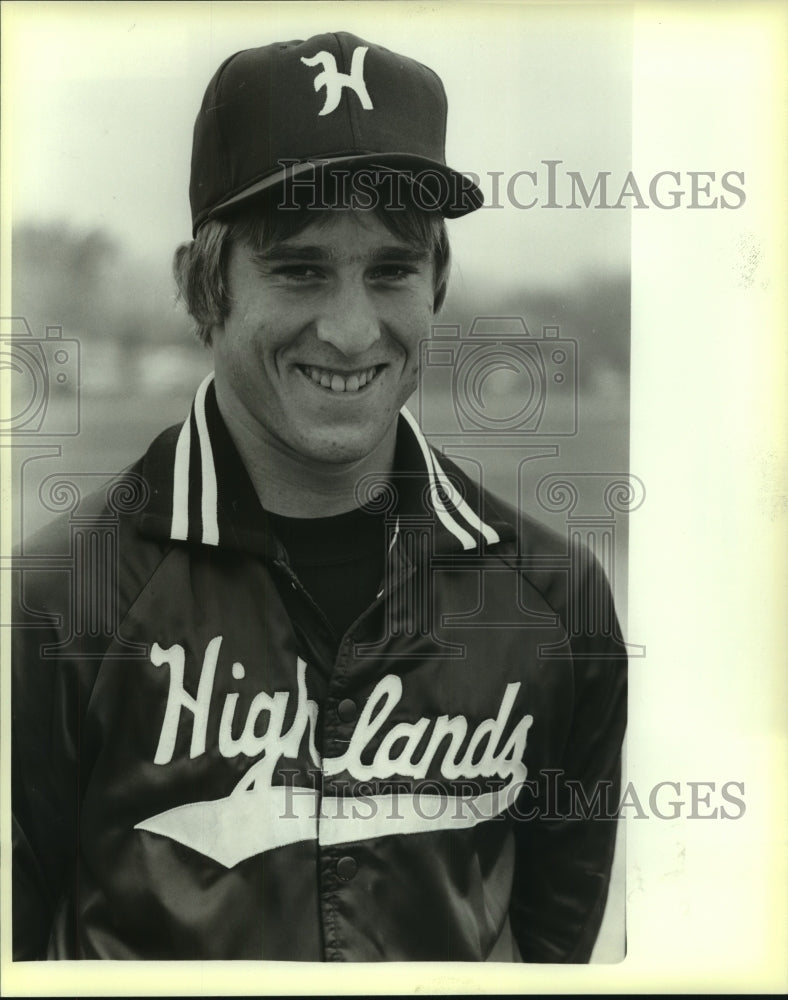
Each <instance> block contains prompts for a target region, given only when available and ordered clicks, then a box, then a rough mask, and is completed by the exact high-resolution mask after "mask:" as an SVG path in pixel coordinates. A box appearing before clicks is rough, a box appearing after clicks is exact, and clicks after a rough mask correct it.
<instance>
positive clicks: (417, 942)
mask: <svg viewBox="0 0 788 1000" xmlns="http://www.w3.org/2000/svg"><path fill="white" fill-rule="evenodd" d="M379 485H380V484H375V483H373V482H369V483H367V484H360V488H361V493H363V492H364V490H366V493H365V494H364V496H363V497H361V499H362V500H364V499H366V500H367V501H370V500H371V498H377V499H375V500H374V501H372V502H375V503H379V504H381V505H382V506H381V509H382V510H383V509H385V510H386V512H387V519H386V520H387V525H388V527H389V550H388V564H387V570H386V575H385V579H384V580H383V581H382V583H381V589H380V592H379V593H378V595H377V597H376V599H375V601H374V602H373V603H372V605H371V606H370V607H369V608H368V610H367V611H366V612H365V613H364V614H363V615H362V616H361V617H360V618H359V619H358V620H357V621H356V622H355V623H354V624H353V625H352V626H351V628H350V629H349V630H348V632H347V633H346V634H345V636H344V637H343V638H342V640H341V644H340V647H339V651H338V653H336V655H335V654H334V652H333V651H332V647H331V643H330V642H329V636H328V624H327V622H326V621H325V618H324V617H323V615H322V613H321V612H320V610H319V609H318V608H317V607H316V606H315V605H314V603H313V602H312V600H311V599H310V597H309V595H308V594H306V592H305V591H304V589H303V587H302V586H301V584H300V582H299V580H298V579H297V577H296V576H295V574H294V572H293V571H292V569H291V568H290V566H289V565H288V560H287V553H286V552H285V551H284V549H283V547H282V545H281V544H280V543H279V542H278V541H277V539H276V538H275V537H274V535H273V533H272V531H271V530H270V528H269V526H268V524H267V519H266V515H265V513H264V511H263V510H262V508H261V507H260V505H259V502H258V500H257V498H256V495H255V492H254V489H253V487H252V485H251V482H250V480H249V478H248V476H247V473H246V471H245V469H244V467H243V464H242V462H241V460H240V458H239V456H238V454H237V452H236V450H235V448H234V446H233V444H232V441H231V439H230V437H229V434H228V432H227V430H226V428H225V426H224V424H223V422H222V419H221V417H220V415H219V411H218V407H217V405H216V400H215V392H214V389H213V385H212V382H211V380H210V378H209V379H208V380H206V382H204V383H203V385H202V386H201V388H200V390H199V392H198V394H197V397H196V399H195V402H194V405H193V407H192V411H191V414H190V416H189V419H187V421H186V422H185V423H184V424H183V426H182V427H174V428H170V430H168V431H165V432H164V433H163V434H162V435H161V436H160V437H159V438H157V439H156V441H154V443H153V444H152V445H151V447H150V449H149V450H148V452H147V454H146V455H145V456H144V458H143V459H141V461H140V462H138V463H137V464H135V465H134V466H133V467H132V468H131V469H129V470H127V471H126V472H125V473H123V474H122V475H121V476H119V477H118V478H117V479H116V480H113V481H112V482H111V483H110V484H109V485H108V487H107V488H106V489H105V490H102V491H100V492H99V493H98V494H94V495H92V496H90V497H88V498H87V499H84V500H80V501H79V502H78V503H77V502H76V501H75V506H74V508H73V509H72V510H71V512H70V514H69V515H67V516H64V517H61V518H60V519H59V520H57V521H56V522H54V524H53V525H52V526H50V527H48V528H47V529H45V530H44V531H43V532H42V533H40V534H39V536H38V537H37V538H35V539H34V540H33V541H32V542H31V543H29V544H27V545H26V546H25V547H24V548H23V550H22V552H21V553H20V556H19V559H18V562H17V571H16V572H15V574H14V577H15V581H16V583H17V585H18V591H17V603H16V605H15V622H16V626H15V628H14V652H13V681H12V694H13V734H12V738H13V800H14V890H13V891H14V927H13V938H14V954H15V957H16V958H17V959H29V958H44V957H48V958H107V959H178V958H181V959H233V958H237V959H285V960H306V961H324V960H329V961H375V960H396V961H408V960H433V961H440V960H454V961H465V960H467V961H477V960H490V959H492V960H500V961H520V960H522V961H534V962H582V961H587V960H588V958H589V956H590V953H591V949H592V947H593V944H594V940H595V938H596V935H597V932H598V929H599V924H600V921H601V918H602V914H603V911H604V906H605V900H606V895H607V887H608V881H609V876H610V867H611V862H612V855H613V847H614V840H615V827H616V824H615V821H614V820H613V819H611V818H610V815H611V814H610V811H609V809H604V808H602V809H600V808H599V806H600V804H601V803H603V802H605V801H606V802H608V803H610V802H617V801H618V799H617V796H618V794H619V761H620V749H621V742H622V738H623V733H624V728H625V715H626V655H625V647H624V645H623V643H622V641H621V639H620V636H619V633H618V625H617V623H616V619H615V614H614V611H613V605H612V598H611V596H610V590H609V587H608V584H607V581H606V580H605V578H604V575H603V573H602V572H601V570H600V568H599V565H598V563H597V561H596V560H595V559H594V558H592V557H591V556H590V555H589V553H588V552H587V551H586V550H585V549H583V548H581V547H576V548H575V547H573V548H571V549H570V548H568V545H567V542H566V540H564V539H561V538H559V537H558V536H556V535H554V534H552V533H551V532H548V531H547V530H546V529H545V528H543V527H541V526H540V525H539V524H538V523H537V522H535V521H533V520H531V519H530V518H526V517H522V516H520V515H518V514H517V513H516V512H515V511H514V510H512V509H510V508H509V507H507V506H504V505H502V504H501V503H500V502H499V501H497V500H494V499H493V498H492V497H491V496H489V495H487V493H486V492H483V491H480V490H479V488H478V487H477V486H476V485H475V484H474V483H473V482H472V481H471V480H470V479H468V478H467V477H466V476H465V475H464V474H463V473H462V472H461V471H460V470H459V469H457V468H456V467H455V466H453V465H452V464H451V463H450V462H449V461H448V460H447V459H445V458H444V457H442V456H439V455H438V454H436V453H435V452H434V451H433V450H432V449H431V448H430V447H429V446H428V444H427V442H426V440H425V439H424V437H423V436H422V434H421V432H420V430H419V429H418V427H417V425H416V423H415V421H414V419H413V418H412V417H411V416H410V415H409V414H408V413H407V411H405V410H403V412H402V415H401V417H400V423H399V428H398V441H397V453H396V459H395V470H394V474H393V476H391V477H390V479H389V481H388V483H387V485H386V486H385V488H384V489H383V490H380V489H379V488H378V487H379ZM361 493H360V496H361ZM595 796H596V799H595ZM602 813H605V815H602ZM613 814H614V811H613Z"/></svg>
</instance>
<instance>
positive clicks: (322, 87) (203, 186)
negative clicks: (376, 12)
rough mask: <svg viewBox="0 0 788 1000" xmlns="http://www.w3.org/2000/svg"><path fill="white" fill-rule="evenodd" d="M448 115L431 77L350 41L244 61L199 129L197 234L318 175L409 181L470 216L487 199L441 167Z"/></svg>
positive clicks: (297, 46)
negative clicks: (387, 175) (383, 175)
mask: <svg viewBox="0 0 788 1000" xmlns="http://www.w3.org/2000/svg"><path fill="white" fill-rule="evenodd" d="M446 111H447V102H446V94H445V91H444V89H443V84H442V83H441V80H440V78H439V77H438V76H437V74H436V73H435V72H434V71H433V70H431V69H429V68H428V67H427V66H423V65H422V64H421V63H419V62H416V61H415V60H413V59H409V58H407V57H406V56H401V55H397V54H396V53H394V52H391V51H389V50H388V49H386V48H383V47H382V46H380V45H375V44H373V43H372V42H366V41H364V40H363V39H361V38H357V37H356V36H355V35H350V34H347V33H346V32H341V31H340V32H332V33H329V34H325V35H316V36H315V37H314V38H310V39H308V40H307V41H301V40H296V41H289V42H276V43H274V44H272V45H265V46H262V47H261V48H254V49H245V50H244V51H242V52H237V53H236V54H235V55H232V56H230V57H229V58H228V59H226V60H225V61H224V62H223V63H222V65H221V66H220V67H219V69H218V70H217V71H216V73H215V74H214V76H213V79H212V80H211V82H210V83H209V84H208V89H207V90H206V92H205V97H204V98H203V102H202V106H201V108H200V111H199V114H198V115H197V120H196V122H195V125H194V144H193V148H192V165H191V183H190V186H189V198H190V201H191V209H192V224H193V232H194V233H195V234H196V232H197V230H198V229H199V228H200V226H201V225H202V224H203V223H204V222H206V221H207V220H208V219H211V218H216V217H219V216H221V215H223V214H225V213H227V212H228V211H230V210H232V209H235V208H236V207H238V206H240V205H242V204H243V203H246V202H248V201H250V200H251V199H253V198H255V197H257V196H259V195H261V194H262V193H263V192H265V191H268V190H270V189H271V188H273V187H275V186H276V185H281V184H282V183H283V182H285V181H286V180H287V179H288V178H291V177H296V176H299V175H302V174H304V173H305V172H307V171H310V170H311V171H314V170H315V169H316V167H317V168H320V169H321V170H325V169H329V170H335V169H338V168H341V169H342V170H347V171H352V172H355V171H358V170H360V169H362V168H371V169H375V168H380V169H381V170H382V171H392V170H394V171H397V172H405V173H407V174H409V175H410V177H411V178H412V179H413V182H414V183H415V184H416V186H417V187H418V188H419V189H420V190H423V191H427V192H429V198H430V199H431V200H430V203H429V207H431V208H433V207H434V208H435V209H437V210H439V211H440V212H441V213H442V214H443V215H444V216H446V217H447V218H456V217H458V216H461V215H465V214H467V213H468V212H472V211H474V209H477V208H479V207H480V206H481V205H482V203H483V201H484V198H483V195H482V193H481V191H480V190H479V188H478V186H477V185H476V184H475V183H474V182H473V181H472V179H471V178H470V177H469V176H468V175H465V174H462V173H460V172H458V171H456V170H452V169H451V168H450V167H448V166H447V165H446V154H445V139H446ZM425 207H426V206H425Z"/></svg>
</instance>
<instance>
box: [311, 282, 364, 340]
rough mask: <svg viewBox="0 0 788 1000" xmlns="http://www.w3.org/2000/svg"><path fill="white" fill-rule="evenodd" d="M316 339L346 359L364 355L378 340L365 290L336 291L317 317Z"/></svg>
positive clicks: (348, 286) (354, 288)
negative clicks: (330, 346) (329, 345)
mask: <svg viewBox="0 0 788 1000" xmlns="http://www.w3.org/2000/svg"><path fill="white" fill-rule="evenodd" d="M317 339H318V340H322V341H324V342H325V343H327V344H331V345H332V346H333V347H336V349H337V350H338V351H341V352H342V353H343V354H344V355H346V356H347V357H353V356H355V355H360V354H363V353H364V352H365V351H366V350H367V348H369V347H371V346H372V345H373V344H374V343H375V341H376V340H379V339H380V319H379V317H378V315H377V313H376V311H375V309H374V307H373V304H372V302H371V301H370V297H369V294H368V292H367V290H366V289H365V288H363V287H361V288H358V287H355V286H350V285H347V286H345V287H343V288H340V289H338V290H337V292H336V294H335V295H334V296H333V297H332V299H331V301H330V303H327V304H326V306H325V308H324V310H323V311H322V313H321V315H320V316H319V317H318V320H317Z"/></svg>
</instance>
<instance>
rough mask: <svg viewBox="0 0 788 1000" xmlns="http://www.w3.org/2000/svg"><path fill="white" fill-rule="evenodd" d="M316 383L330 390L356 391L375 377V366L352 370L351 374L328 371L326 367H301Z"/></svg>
mask: <svg viewBox="0 0 788 1000" xmlns="http://www.w3.org/2000/svg"><path fill="white" fill-rule="evenodd" d="M303 371H304V374H306V375H308V376H309V378H311V379H312V381H313V382H315V383H316V384H317V385H322V386H323V387H324V388H326V389H330V390H331V391H332V392H358V390H359V389H363V388H364V386H365V385H366V384H367V382H371V381H372V379H373V378H374V377H375V371H376V369H375V367H374V366H373V367H372V368H366V369H364V370H363V371H358V372H353V374H352V375H340V374H339V373H338V372H332V371H329V370H328V369H327V368H307V367H305V368H304V369H303Z"/></svg>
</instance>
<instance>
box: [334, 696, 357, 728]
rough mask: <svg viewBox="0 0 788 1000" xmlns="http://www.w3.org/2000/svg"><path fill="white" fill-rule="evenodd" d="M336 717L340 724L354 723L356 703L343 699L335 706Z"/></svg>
mask: <svg viewBox="0 0 788 1000" xmlns="http://www.w3.org/2000/svg"><path fill="white" fill-rule="evenodd" d="M337 715H338V716H339V718H340V719H341V720H342V722H355V721H356V717H357V715H358V709H357V708H356V703H355V702H354V701H353V700H352V699H350V698H344V699H343V700H342V701H340V703H339V704H338V705H337Z"/></svg>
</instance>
